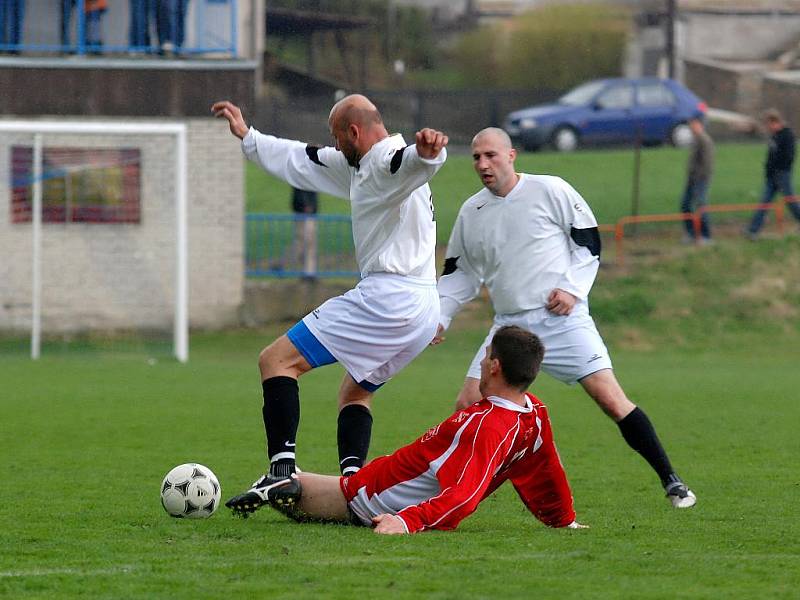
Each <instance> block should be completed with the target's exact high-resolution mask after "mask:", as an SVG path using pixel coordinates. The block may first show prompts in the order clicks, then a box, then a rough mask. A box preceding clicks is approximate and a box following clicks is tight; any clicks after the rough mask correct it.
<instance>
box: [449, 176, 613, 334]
mask: <svg viewBox="0 0 800 600" xmlns="http://www.w3.org/2000/svg"><path fill="white" fill-rule="evenodd" d="M599 257H600V237H599V235H598V231H597V221H596V220H595V218H594V215H593V214H592V211H591V209H590V208H589V205H588V204H587V203H586V201H585V200H584V199H583V198H582V197H581V195H580V194H579V193H578V192H577V191H575V189H574V188H573V187H572V186H570V185H569V184H568V183H567V182H566V181H564V180H563V179H561V178H559V177H553V176H547V175H528V174H525V173H522V174H520V179H519V181H518V182H517V184H516V186H514V188H513V189H512V190H511V191H510V192H509V193H508V194H507V195H506V196H505V197H499V196H495V195H494V194H493V193H492V192H490V191H489V190H488V189H486V188H483V189H482V190H481V191H480V192H478V193H477V194H475V195H474V196H472V197H471V198H469V199H468V200H467V201H466V202H465V203H464V205H463V206H462V207H461V210H460V211H459V214H458V218H457V219H456V223H455V226H454V228H453V232H452V234H451V236H450V242H449V244H448V247H447V258H446V260H445V269H444V272H443V274H442V277H441V278H440V279H439V283H438V291H439V299H440V303H441V316H440V322H441V324H442V325H443V326H444V327H448V326H449V325H450V321H451V320H452V318H453V317H454V316H455V314H456V313H457V312H458V310H459V309H460V308H461V307H462V306H463V305H464V304H465V303H467V302H469V301H470V300H471V299H472V298H474V297H475V296H476V295H477V293H478V291H479V290H480V287H481V285H485V286H486V287H487V289H488V290H489V295H490V297H491V300H492V305H493V306H494V309H495V312H496V313H497V314H499V315H502V314H514V313H520V312H523V311H529V310H533V309H537V308H542V307H544V306H545V305H546V304H547V298H548V296H549V294H550V292H551V291H552V290H553V289H555V288H560V289H562V290H565V291H567V292H569V293H570V294H572V295H574V296H576V297H577V298H578V299H579V300H586V299H587V297H588V295H589V291H590V290H591V287H592V284H593V283H594V279H595V276H596V275H597V269H598V265H599Z"/></svg>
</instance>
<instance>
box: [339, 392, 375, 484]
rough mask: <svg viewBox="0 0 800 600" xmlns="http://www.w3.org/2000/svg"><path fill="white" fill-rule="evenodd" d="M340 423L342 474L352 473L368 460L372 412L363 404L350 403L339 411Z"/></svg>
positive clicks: (340, 464) (340, 467)
mask: <svg viewBox="0 0 800 600" xmlns="http://www.w3.org/2000/svg"><path fill="white" fill-rule="evenodd" d="M338 424H339V429H338V431H337V434H336V438H337V441H338V443H339V469H340V470H341V472H342V475H352V474H353V473H355V472H356V471H357V470H358V469H360V468H361V467H363V466H364V463H365V462H367V452H368V451H369V439H370V437H371V436H372V413H371V412H369V409H368V408H367V407H366V406H362V405H361V404H348V405H346V406H345V407H344V408H343V409H342V410H341V411H339V423H338Z"/></svg>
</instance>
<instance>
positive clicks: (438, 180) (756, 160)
mask: <svg viewBox="0 0 800 600" xmlns="http://www.w3.org/2000/svg"><path fill="white" fill-rule="evenodd" d="M764 154H765V146H764V144H758V143H743V144H731V143H728V144H719V145H718V146H717V154H716V167H715V172H714V179H713V181H712V184H711V188H710V190H709V202H710V203H712V204H742V203H753V202H758V200H759V197H760V193H761V187H762V185H763V160H764ZM686 158H687V150H681V149H677V148H670V147H661V148H645V149H644V150H643V151H642V158H641V185H640V205H639V211H640V213H641V214H660V213H673V212H678V211H679V205H680V198H681V194H682V193H683V185H684V181H685V171H686ZM633 165H634V155H633V151H632V150H630V149H619V150H593V151H581V152H574V153H571V154H560V153H553V152H541V153H534V154H531V153H525V154H521V155H520V157H519V158H518V159H517V163H516V166H517V170H518V171H524V172H527V173H542V174H548V175H558V176H560V177H563V178H564V179H566V180H567V181H569V182H570V183H571V184H572V185H573V186H574V187H575V188H576V189H577V190H578V191H579V192H580V193H581V194H582V195H583V196H584V197H585V198H586V200H587V201H588V202H589V204H590V206H591V207H592V210H593V211H594V213H595V216H596V217H597V220H598V222H599V223H608V224H613V223H615V222H616V221H617V219H619V218H620V217H622V216H625V215H629V214H631V212H632V201H631V197H632V189H633ZM246 173H247V197H248V200H247V210H248V211H250V212H266V213H285V212H290V202H289V199H290V188H289V186H288V185H286V184H285V183H283V182H281V181H279V180H277V179H274V178H273V177H270V176H269V175H267V174H266V173H264V172H263V171H261V170H260V169H259V168H258V167H257V166H256V165H254V164H253V163H248V164H247V171H246ZM431 189H432V190H433V196H434V203H435V205H436V222H437V226H438V237H439V242H440V243H443V244H444V243H447V239H448V237H449V235H450V230H451V229H452V226H453V222H454V221H455V218H456V215H457V214H458V209H459V207H460V206H461V204H462V203H463V202H464V200H466V199H467V198H468V197H469V196H471V195H472V194H474V193H475V192H477V191H478V190H479V189H480V180H479V179H478V177H477V176H476V175H475V173H474V171H473V170H472V159H471V157H470V156H468V155H466V154H464V153H461V154H459V153H457V152H453V153H451V155H450V157H449V158H448V159H447V162H446V163H445V165H444V166H443V167H442V169H441V170H440V171H439V173H437V175H436V177H434V179H433V181H432V182H431ZM349 211H350V206H349V204H348V203H347V202H345V201H343V200H339V199H337V198H333V197H330V196H326V195H322V197H321V199H320V212H322V213H328V214H348V213H349Z"/></svg>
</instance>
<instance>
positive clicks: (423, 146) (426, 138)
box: [416, 127, 449, 159]
mask: <svg viewBox="0 0 800 600" xmlns="http://www.w3.org/2000/svg"><path fill="white" fill-rule="evenodd" d="M416 141H417V154H419V156H420V157H421V158H426V159H432V158H436V157H437V156H439V152H441V151H442V148H444V147H445V146H447V142H448V141H449V139H448V137H447V136H446V135H445V134H443V133H442V132H441V131H436V130H435V129H430V128H428V127H426V128H425V129H421V130H419V131H418V132H417V135H416Z"/></svg>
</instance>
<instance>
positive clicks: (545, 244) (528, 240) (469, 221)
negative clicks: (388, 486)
mask: <svg viewBox="0 0 800 600" xmlns="http://www.w3.org/2000/svg"><path fill="white" fill-rule="evenodd" d="M472 158H473V163H474V166H475V171H476V172H477V173H478V176H479V177H480V178H481V181H482V183H483V185H484V189H482V190H481V191H480V192H478V193H477V194H475V195H474V196H472V197H471V198H469V199H468V200H467V201H466V202H465V203H464V205H463V206H462V207H461V210H460V211H459V214H458V218H457V219H456V223H455V226H454V228H453V232H452V234H451V236H450V243H449V245H448V248H447V255H446V256H447V258H446V260H445V267H444V272H443V273H442V277H441V279H440V280H439V296H440V301H441V320H440V326H439V331H438V333H437V337H436V338H435V339H434V341H433V343H434V344H436V343H439V342H441V341H442V340H443V339H444V338H443V337H442V336H441V333H442V332H443V331H444V330H445V329H446V328H447V327H448V326H449V325H450V321H451V320H452V318H453V317H454V316H455V314H456V313H457V312H458V310H459V309H460V308H461V307H462V306H463V305H464V304H465V303H467V302H469V301H470V300H471V299H472V298H474V297H475V296H476V295H477V293H478V291H479V290H480V287H481V285H485V286H486V287H487V288H488V290H489V295H490V296H491V299H492V305H493V307H494V310H495V313H496V314H495V318H494V324H493V326H492V328H491V330H490V331H489V334H488V336H487V338H486V341H485V342H484V343H483V344H482V345H481V347H480V348H479V349H478V353H477V354H476V356H475V359H474V360H473V362H472V364H471V365H470V367H469V370H468V372H467V378H466V380H465V382H464V387H463V388H462V389H461V392H460V394H459V396H458V399H457V406H458V407H459V408H464V407H467V406H469V405H471V404H472V403H473V402H476V401H478V400H479V399H480V391H479V379H478V378H479V377H480V368H479V361H480V357H481V356H483V352H484V348H485V347H486V345H487V344H488V343H489V340H491V338H492V335H493V334H494V332H495V331H496V330H497V329H498V328H499V327H502V326H504V325H518V326H520V327H522V328H523V329H527V330H528V331H532V332H533V333H535V334H537V335H538V336H539V337H540V338H541V340H542V342H543V343H544V346H545V348H546V351H545V355H544V361H543V362H542V369H543V370H544V371H545V372H546V373H549V374H550V375H552V376H553V377H555V378H556V379H559V380H560V381H563V382H565V383H570V384H571V383H575V382H580V384H581V385H582V386H583V388H584V389H585V390H586V392H587V393H588V394H589V395H590V396H591V397H592V398H593V399H594V401H595V402H596V403H597V404H598V406H599V407H600V408H601V409H602V410H603V412H605V413H606V414H607V415H608V416H609V417H610V418H611V419H613V420H614V422H615V423H617V426H618V427H619V429H620V433H621V434H622V436H623V438H624V439H625V441H626V442H627V443H628V445H629V446H630V447H631V448H633V449H634V450H635V451H636V452H638V453H639V454H641V455H642V456H643V457H644V458H645V460H647V462H648V463H649V464H650V466H651V467H652V468H653V469H654V470H655V471H656V473H657V474H658V476H659V478H660V480H661V484H662V485H663V487H664V490H665V492H666V494H667V497H668V498H669V500H670V501H671V503H672V505H673V506H675V507H677V508H688V507H690V506H694V504H695V502H696V498H695V495H694V493H692V491H691V490H689V488H688V487H686V485H685V484H684V483H683V481H681V479H680V478H679V477H678V475H677V474H676V473H675V471H674V470H673V468H672V465H671V464H670V461H669V458H668V457H667V454H666V452H665V451H664V448H663V447H662V445H661V442H660V441H659V439H658V436H657V435H656V432H655V429H654V428H653V425H652V423H651V422H650V419H649V418H648V417H647V415H646V414H645V413H644V411H642V409H640V408H639V407H637V406H636V405H635V404H633V403H632V402H631V401H630V400H629V399H628V397H627V396H626V395H625V392H624V391H623V390H622V387H620V385H619V383H618V382H617V379H616V377H615V376H614V371H613V370H612V366H611V359H610V357H609V355H608V350H607V349H606V346H605V344H604V343H603V340H602V338H601V337H600V334H599V333H598V331H597V328H596V327H595V324H594V321H593V320H592V317H591V316H590V315H589V305H588V296H589V290H590V289H591V287H592V284H593V283H594V279H595V276H596V275H597V269H598V265H599V260H600V236H599V234H598V231H597V222H596V221H595V218H594V215H593V214H592V211H591V209H590V208H589V205H588V204H586V201H585V200H584V199H583V198H582V197H581V196H580V194H578V192H576V191H575V190H574V189H573V188H572V186H570V185H569V184H568V183H567V182H565V181H564V180H563V179H560V178H558V177H550V176H545V175H528V174H525V173H522V174H517V173H516V172H515V170H514V160H515V159H516V151H515V150H514V149H513V148H512V146H511V140H510V139H509V137H508V135H507V134H506V132H505V131H503V130H502V129H497V128H493V127H490V128H488V129H484V130H482V131H480V132H479V133H478V134H477V135H476V136H475V138H474V139H473V140H472Z"/></svg>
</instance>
